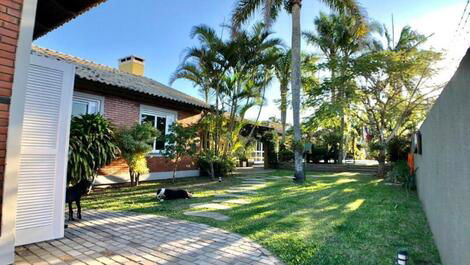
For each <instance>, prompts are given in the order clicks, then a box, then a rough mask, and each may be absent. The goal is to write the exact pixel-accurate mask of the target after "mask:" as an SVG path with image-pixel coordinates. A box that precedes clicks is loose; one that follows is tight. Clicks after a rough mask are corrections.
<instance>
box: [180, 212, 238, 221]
mask: <svg viewBox="0 0 470 265" xmlns="http://www.w3.org/2000/svg"><path fill="white" fill-rule="evenodd" d="M183 214H184V215H188V216H198V217H205V218H210V219H214V220H217V221H228V220H230V217H228V216H226V215H223V214H221V213H214V212H200V211H188V212H184V213H183Z"/></svg>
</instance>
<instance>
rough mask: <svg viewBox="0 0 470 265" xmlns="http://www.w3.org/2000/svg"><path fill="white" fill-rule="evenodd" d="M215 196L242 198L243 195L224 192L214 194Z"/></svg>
mask: <svg viewBox="0 0 470 265" xmlns="http://www.w3.org/2000/svg"><path fill="white" fill-rule="evenodd" d="M214 197H215V198H243V197H245V196H243V195H241V194H227V193H224V194H216V195H214Z"/></svg>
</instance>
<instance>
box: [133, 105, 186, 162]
mask: <svg viewBox="0 0 470 265" xmlns="http://www.w3.org/2000/svg"><path fill="white" fill-rule="evenodd" d="M143 114H145V115H153V116H155V117H164V118H166V126H165V134H167V133H168V131H169V128H170V126H171V125H172V124H173V123H175V122H176V120H177V118H178V112H177V111H174V110H169V109H163V108H158V107H154V106H148V105H140V113H139V122H140V123H142V115H143ZM168 120H172V122H171V123H170V122H168ZM161 156H162V154H161V151H160V150H152V151H151V152H150V154H149V157H161Z"/></svg>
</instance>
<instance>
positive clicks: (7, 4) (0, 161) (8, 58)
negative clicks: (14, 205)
mask: <svg viewBox="0 0 470 265" xmlns="http://www.w3.org/2000/svg"><path fill="white" fill-rule="evenodd" d="M22 3H23V0H0V98H1V99H2V100H1V101H0V222H1V220H2V219H1V214H2V213H1V212H2V196H3V180H4V173H5V156H6V143H7V131H8V117H9V109H10V104H9V101H10V97H11V92H12V89H13V74H14V72H15V58H16V47H17V41H18V35H19V30H20V18H21V7H22ZM0 232H1V231H0Z"/></svg>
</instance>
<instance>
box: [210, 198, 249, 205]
mask: <svg viewBox="0 0 470 265" xmlns="http://www.w3.org/2000/svg"><path fill="white" fill-rule="evenodd" d="M212 202H218V203H232V204H249V203H250V201H249V200H245V199H217V200H213V201H212Z"/></svg>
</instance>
